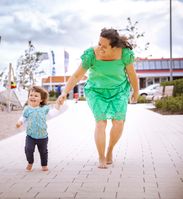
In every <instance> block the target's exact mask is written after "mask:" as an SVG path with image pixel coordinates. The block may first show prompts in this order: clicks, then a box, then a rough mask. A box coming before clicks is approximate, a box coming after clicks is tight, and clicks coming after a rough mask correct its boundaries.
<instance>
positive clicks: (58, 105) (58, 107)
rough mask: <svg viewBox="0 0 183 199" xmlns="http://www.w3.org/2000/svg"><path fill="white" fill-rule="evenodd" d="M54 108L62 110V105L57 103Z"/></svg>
mask: <svg viewBox="0 0 183 199" xmlns="http://www.w3.org/2000/svg"><path fill="white" fill-rule="evenodd" d="M54 107H55V108H56V109H57V110H60V104H59V103H58V102H57V101H56V104H55V105H54Z"/></svg>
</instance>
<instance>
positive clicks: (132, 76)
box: [126, 64, 139, 103]
mask: <svg viewBox="0 0 183 199" xmlns="http://www.w3.org/2000/svg"><path fill="white" fill-rule="evenodd" d="M126 72H127V74H128V78H129V81H130V84H131V86H132V88H133V94H132V96H131V102H132V103H137V99H138V95H139V84H138V78H137V74H136V71H135V68H134V65H133V64H130V65H128V66H127V67H126Z"/></svg>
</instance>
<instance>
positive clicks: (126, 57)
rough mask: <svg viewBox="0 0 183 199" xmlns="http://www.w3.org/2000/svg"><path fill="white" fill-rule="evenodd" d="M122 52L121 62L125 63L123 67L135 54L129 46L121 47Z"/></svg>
mask: <svg viewBox="0 0 183 199" xmlns="http://www.w3.org/2000/svg"><path fill="white" fill-rule="evenodd" d="M122 53H123V55H122V60H123V63H124V64H125V67H126V66H128V65H129V64H131V63H133V62H134V59H135V55H134V52H133V51H132V50H130V49H129V48H123V52H122Z"/></svg>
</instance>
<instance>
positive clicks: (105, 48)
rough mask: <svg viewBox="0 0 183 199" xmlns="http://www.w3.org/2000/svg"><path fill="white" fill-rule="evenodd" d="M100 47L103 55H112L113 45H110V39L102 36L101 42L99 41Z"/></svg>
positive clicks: (100, 52)
mask: <svg viewBox="0 0 183 199" xmlns="http://www.w3.org/2000/svg"><path fill="white" fill-rule="evenodd" d="M98 49H99V54H100V55H101V56H107V55H110V53H111V51H112V47H111V45H110V40H108V39H106V38H104V37H100V39H99V42H98Z"/></svg>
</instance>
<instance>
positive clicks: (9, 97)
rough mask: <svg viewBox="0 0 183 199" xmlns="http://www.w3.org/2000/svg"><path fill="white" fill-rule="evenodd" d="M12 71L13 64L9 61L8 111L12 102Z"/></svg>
mask: <svg viewBox="0 0 183 199" xmlns="http://www.w3.org/2000/svg"><path fill="white" fill-rule="evenodd" d="M11 71H12V64H11V63H9V69H8V88H7V90H8V99H7V106H8V112H10V111H11V107H10V106H11V103H10V99H11Z"/></svg>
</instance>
